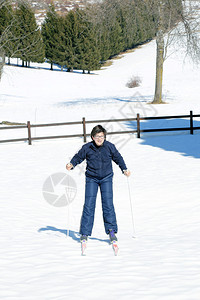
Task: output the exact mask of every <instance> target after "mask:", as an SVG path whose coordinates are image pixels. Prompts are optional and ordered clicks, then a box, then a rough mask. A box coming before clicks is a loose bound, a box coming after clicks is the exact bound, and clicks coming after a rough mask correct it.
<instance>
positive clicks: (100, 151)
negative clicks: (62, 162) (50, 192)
mask: <svg viewBox="0 0 200 300" xmlns="http://www.w3.org/2000/svg"><path fill="white" fill-rule="evenodd" d="M85 159H86V162H87V166H86V172H85V174H86V176H89V177H95V178H98V179H102V178H104V177H105V176H108V175H110V174H113V168H112V160H113V161H114V162H115V163H116V164H117V165H118V166H119V167H120V169H121V170H122V172H123V170H126V169H127V167H126V164H125V162H124V159H123V157H122V156H121V154H120V153H119V151H118V150H117V149H116V147H115V145H114V144H112V143H110V142H108V141H106V140H105V141H104V142H103V145H102V146H97V145H96V144H95V142H94V141H92V142H89V143H87V144H85V145H83V147H82V148H81V149H80V150H79V151H78V153H76V154H75V155H74V157H73V158H72V159H71V161H70V163H71V164H72V165H73V167H75V166H76V165H78V164H80V163H81V162H82V161H84V160H85Z"/></svg>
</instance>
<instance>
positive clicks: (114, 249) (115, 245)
mask: <svg viewBox="0 0 200 300" xmlns="http://www.w3.org/2000/svg"><path fill="white" fill-rule="evenodd" d="M112 248H113V251H114V255H115V256H117V254H118V251H119V247H118V244H117V241H112Z"/></svg>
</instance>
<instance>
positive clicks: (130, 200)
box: [127, 177, 136, 238]
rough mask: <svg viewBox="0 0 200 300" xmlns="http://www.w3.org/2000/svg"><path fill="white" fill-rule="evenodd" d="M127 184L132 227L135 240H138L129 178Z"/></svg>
mask: <svg viewBox="0 0 200 300" xmlns="http://www.w3.org/2000/svg"><path fill="white" fill-rule="evenodd" d="M127 184H128V192H129V202H130V207H131V218H132V226H133V236H132V237H133V238H136V234H135V226H134V218H133V206H132V199H131V189H130V184H129V179H128V177H127Z"/></svg>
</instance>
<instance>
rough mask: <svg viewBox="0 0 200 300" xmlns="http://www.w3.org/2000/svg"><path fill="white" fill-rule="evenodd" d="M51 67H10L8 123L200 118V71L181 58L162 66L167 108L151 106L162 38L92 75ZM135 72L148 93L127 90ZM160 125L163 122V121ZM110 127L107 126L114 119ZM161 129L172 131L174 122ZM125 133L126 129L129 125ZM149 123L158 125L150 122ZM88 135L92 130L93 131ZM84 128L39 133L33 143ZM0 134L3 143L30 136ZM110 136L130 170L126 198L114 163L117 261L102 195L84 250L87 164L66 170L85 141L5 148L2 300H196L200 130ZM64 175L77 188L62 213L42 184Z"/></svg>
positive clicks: (3, 94) (2, 101) (4, 94)
mask: <svg viewBox="0 0 200 300" xmlns="http://www.w3.org/2000/svg"><path fill="white" fill-rule="evenodd" d="M48 68H49V66H48V65H47V64H44V65H34V66H32V68H30V69H25V68H21V67H14V66H6V67H5V70H4V75H3V78H2V82H1V83H0V112H1V113H0V122H2V121H3V120H8V121H13V122H14V121H15V122H26V121H27V120H30V121H31V122H32V123H48V122H63V121H72V120H75V121H79V120H81V119H82V117H86V119H87V120H95V119H106V118H118V117H120V118H123V117H126V116H127V117H131V116H133V117H135V114H136V113H138V112H139V113H140V114H141V115H144V116H147V115H148V116H155V115H157V116H159V115H170V114H171V115H179V114H188V113H189V111H190V110H193V111H194V112H195V113H198V114H199V113H200V106H199V95H200V87H199V79H200V70H199V69H198V68H194V67H193V65H192V64H191V63H190V62H189V61H188V60H185V63H184V64H183V63H182V57H181V54H180V53H176V54H174V55H173V56H171V57H170V58H169V59H168V60H167V61H166V63H165V71H164V99H165V101H166V104H164V105H151V104H149V102H151V101H152V99H153V92H154V78H155V41H152V42H151V43H149V44H147V45H143V46H142V47H140V48H139V49H136V50H135V51H134V52H131V53H127V54H124V55H123V57H122V58H121V59H118V60H114V61H113V64H112V65H111V66H110V67H107V68H105V69H102V70H99V71H95V72H93V74H92V75H88V74H85V75H82V74H81V71H80V72H78V71H77V72H74V73H67V72H61V71H60V70H59V69H57V71H53V72H52V71H49V70H48ZM131 76H139V77H140V78H141V79H142V83H141V85H140V87H138V88H135V89H129V88H127V87H126V83H127V81H128V80H129V79H130V77H131ZM156 122H157V123H156V126H158V127H159V126H163V122H164V121H156ZM173 122H174V121H173ZM180 122H181V124H185V123H186V122H188V121H187V120H186V119H181V120H180ZM196 122H198V123H199V122H200V119H196ZM103 125H105V126H106V128H108V129H110V127H109V126H110V125H109V124H103ZM164 125H165V126H166V125H169V126H170V125H171V121H166V123H165V124H164ZM117 126H118V129H120V128H123V129H124V128H126V129H128V128H129V126H131V124H126V123H123V124H119V125H116V127H117ZM144 126H152V125H151V124H150V121H148V122H146V123H145V124H144ZM91 128H92V125H91V126H88V127H87V130H88V132H90V130H91ZM40 130H41V131H40ZM79 130H80V131H81V127H74V128H70V129H69V128H64V127H63V128H62V130H61V129H59V132H58V128H57V129H54V128H50V129H48V130H47V129H39V128H37V129H36V130H35V131H33V136H34V135H35V136H36V135H40V134H52V133H55V134H62V133H63V132H65V133H66V134H67V133H70V132H72V131H74V132H75V131H76V132H77V131H79ZM8 131H9V132H8ZM0 134H1V138H2V139H3V138H5V137H6V138H8V137H11V136H13V137H15V135H16V134H19V135H20V134H21V133H20V132H18V133H17V132H16V131H14V130H13V131H12V132H11V130H7V131H3V132H2V131H1V132H0ZM23 134H26V132H24V133H23ZM109 139H110V140H111V141H113V142H114V143H116V145H117V146H118V147H119V148H120V152H121V153H122V155H123V156H124V158H125V161H126V162H127V165H128V167H129V169H130V170H131V172H132V176H131V177H130V179H129V185H130V190H131V198H129V191H128V182H127V178H125V177H124V176H123V175H122V174H121V172H120V170H119V169H118V168H117V167H116V165H114V166H113V167H114V172H115V176H114V203H115V208H116V214H117V220H118V227H119V232H118V238H119V247H120V252H119V255H118V256H117V257H114V255H113V252H112V249H111V246H110V245H109V243H108V238H107V236H106V234H105V232H104V228H103V221H102V212H101V202H100V196H99V195H98V199H97V207H96V215H95V224H94V229H93V234H92V236H91V238H90V239H89V241H88V252H87V256H85V257H82V256H81V255H80V243H79V242H78V238H79V234H78V231H79V222H80V217H81V213H82V206H83V201H84V168H81V167H80V168H79V167H77V168H75V170H73V171H71V172H70V173H67V171H66V169H65V164H66V163H67V162H68V161H69V159H70V157H72V155H74V153H75V152H76V151H77V150H78V149H79V148H80V147H81V146H82V145H83V141H82V139H79V138H71V139H64V140H48V141H43V142H42V141H38V142H36V141H35V142H34V143H33V145H32V146H28V145H27V144H26V143H11V144H0V149H1V163H0V168H1V181H0V190H1V194H0V197H1V201H0V216H1V218H0V223H1V234H0V244H1V247H0V259H1V277H0V283H1V284H0V298H1V299H4V300H7V299H12V300H18V299H20V300H23V299H24V300H35V299H38V300H44V299H48V300H50V299H52V300H66V299H72V300H76V299H83V300H86V299H87V300H88V299H92V300H94V299H98V300H99V299H102V298H103V299H106V300H107V299H109V300H110V299H116V298H117V299H120V300H121V299H122V300H126V299H136V300H160V299H162V300H163V299H166V300H175V299H177V300H199V295H200V287H199V282H200V263H199V261H200V253H199V249H200V241H199V239H198V236H199V230H200V223H199V215H200V206H199V195H200V185H199V176H200V154H199V153H200V152H199V149H200V132H197V131H196V132H195V134H194V135H189V134H188V133H184V132H183V133H173V134H171V133H168V134H165V135H163V134H162V135H161V134H156V135H155V134H146V135H145V134H143V135H142V137H141V139H137V138H136V137H135V136H134V135H128V134H127V135H123V136H115V137H110V138H109ZM88 141H89V139H88ZM57 173H59V174H60V173H61V174H64V176H65V174H67V175H70V176H71V178H73V180H74V182H75V187H76V196H75V199H74V201H73V202H72V203H71V204H70V205H68V206H64V207H60V208H59V207H55V206H54V205H50V204H49V203H48V202H47V201H46V200H45V198H44V195H43V192H44V189H46V187H45V188H44V183H45V182H46V181H47V179H48V178H52V175H53V174H57ZM58 188H61V187H59V186H58ZM57 193H62V191H61V189H60V190H59V189H58V190H57ZM130 201H131V203H132V206H133V215H134V226H135V227H134V228H135V232H134V230H133V226H132V225H133V224H132V218H131V210H130ZM133 234H134V235H135V236H136V238H132V236H133Z"/></svg>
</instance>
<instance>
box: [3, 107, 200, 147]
mask: <svg viewBox="0 0 200 300" xmlns="http://www.w3.org/2000/svg"><path fill="white" fill-rule="evenodd" d="M195 117H200V114H193V112H192V111H190V114H189V115H179V116H160V117H140V115H139V114H137V117H136V118H127V119H108V120H90V121H86V120H85V118H82V121H76V122H63V123H50V124H31V123H30V121H27V124H26V125H19V126H16V125H15V126H4V127H0V130H9V129H22V128H23V129H24V128H26V129H27V137H26V138H17V139H7V140H0V143H9V142H22V141H23V142H28V144H29V145H31V144H32V141H35V140H44V139H61V138H72V137H82V138H83V140H84V142H86V139H87V136H90V133H86V124H92V123H96V124H99V123H110V122H130V121H135V122H136V124H137V127H136V129H135V130H126V131H113V132H108V133H107V134H108V135H112V134H130V133H136V134H137V137H138V138H140V136H141V133H143V132H144V133H145V132H146V133H147V132H162V131H163V132H166V131H187V130H188V131H190V134H193V133H194V130H199V129H200V127H197V126H194V124H193V119H194V118H195ZM181 118H189V125H190V126H188V127H178V128H177V127H176V128H155V129H141V122H140V121H143V120H161V119H181ZM65 125H69V126H70V125H82V126H83V127H82V128H83V132H82V133H80V134H70V135H56V136H41V137H40V136H38V137H32V135H31V128H36V127H49V126H65Z"/></svg>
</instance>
